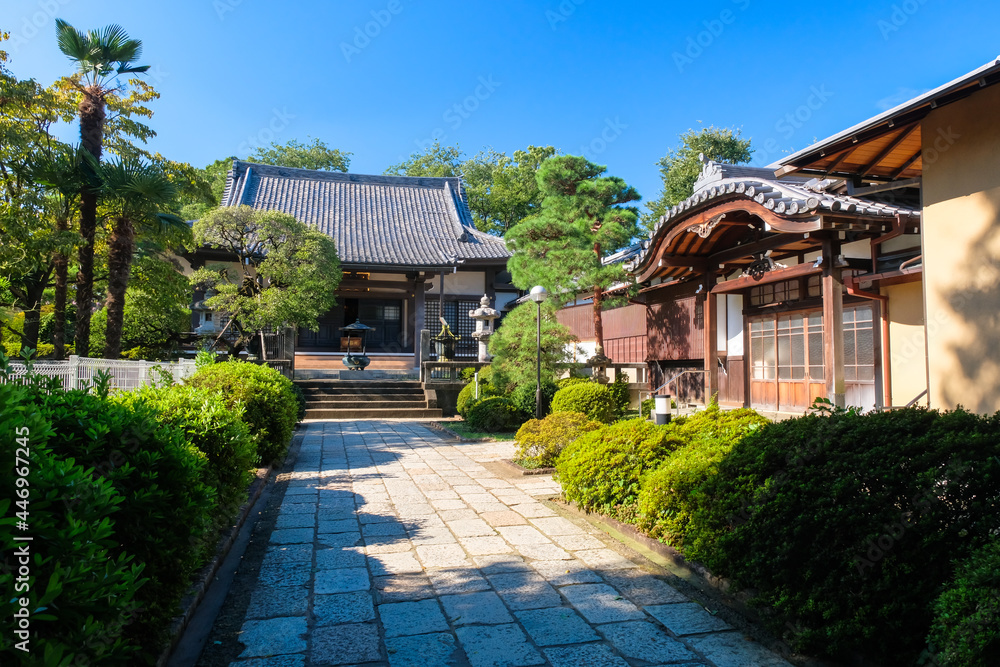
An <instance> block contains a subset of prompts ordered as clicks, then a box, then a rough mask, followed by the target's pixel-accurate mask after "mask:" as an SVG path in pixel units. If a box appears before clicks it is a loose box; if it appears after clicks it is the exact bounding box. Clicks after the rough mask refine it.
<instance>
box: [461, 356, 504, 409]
mask: <svg viewBox="0 0 1000 667" xmlns="http://www.w3.org/2000/svg"><path fill="white" fill-rule="evenodd" d="M470 370H472V369H469V368H466V369H465V370H463V371H462V377H463V378H464V377H465V376H466V375H469V376H471V377H470V381H469V383H468V384H467V385H465V386H464V387H462V391H460V392H458V400H457V402H456V405H455V412H457V413H458V414H459V415H460V416H461V417H462V419H468V417H469V410H470V409H472V406H473V405H474V404H475V403H476V402H477V401H480V400H482V399H484V398H487V397H489V396H496V395H497V393H496V391H494V389H493V386H492V385H491V384H490V380H491V379H492V378H493V371H492V369H491V368H490V367H489V366H485V367H483V368H482V369H481V370H480V371H479V398H476V380H475V371H473V372H472V373H468V372H467V371H470Z"/></svg>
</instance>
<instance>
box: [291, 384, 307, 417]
mask: <svg viewBox="0 0 1000 667" xmlns="http://www.w3.org/2000/svg"><path fill="white" fill-rule="evenodd" d="M292 395H293V396H295V403H296V404H297V405H298V408H299V409H298V410H297V411H296V413H295V416H296V417H298V421H302V420H303V419H305V418H306V393H305V392H304V391H302V387H300V386H299V385H297V384H295V383H294V382H293V383H292Z"/></svg>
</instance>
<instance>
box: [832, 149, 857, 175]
mask: <svg viewBox="0 0 1000 667" xmlns="http://www.w3.org/2000/svg"><path fill="white" fill-rule="evenodd" d="M854 148H855V147H854V146H848V147H847V148H845V149H844V150H842V151H840V153H837V154H836V155H835V157H836V158H837V159H836V160H834V161H833V162H831V163H830V166H829V167H827V168H826V173H827V174H828V175H829V174H832V173H833V172H834V171H836V169H837V167H839V166H840V163H841V162H843V161H844V159H845V158H846V157H847V156H848V155H850V154H851V153H853V152H854Z"/></svg>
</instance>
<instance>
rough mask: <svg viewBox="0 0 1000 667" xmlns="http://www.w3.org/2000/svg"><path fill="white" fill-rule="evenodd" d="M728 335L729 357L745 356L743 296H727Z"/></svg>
mask: <svg viewBox="0 0 1000 667" xmlns="http://www.w3.org/2000/svg"><path fill="white" fill-rule="evenodd" d="M726 312H727V317H726V324H727V327H726V335H727V341H726V342H727V351H728V352H729V356H731V357H738V356H740V355H742V354H743V295H742V294H728V295H726Z"/></svg>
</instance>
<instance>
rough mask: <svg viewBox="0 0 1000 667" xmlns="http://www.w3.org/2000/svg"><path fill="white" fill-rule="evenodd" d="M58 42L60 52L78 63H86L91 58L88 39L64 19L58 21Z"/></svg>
mask: <svg viewBox="0 0 1000 667" xmlns="http://www.w3.org/2000/svg"><path fill="white" fill-rule="evenodd" d="M56 41H57V43H58V45H59V50H60V51H62V52H63V53H64V54H65V55H66V56H67V57H69V58H70V59H72V60H76V61H77V62H84V61H86V60H88V59H89V56H90V44H89V43H88V40H87V38H86V37H85V36H84V35H83V34H82V33H81V32H80V31H79V30H77V29H76V28H74V27H73V26H71V25H70V24H69V23H67V22H66V21H63V20H62V19H56Z"/></svg>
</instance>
